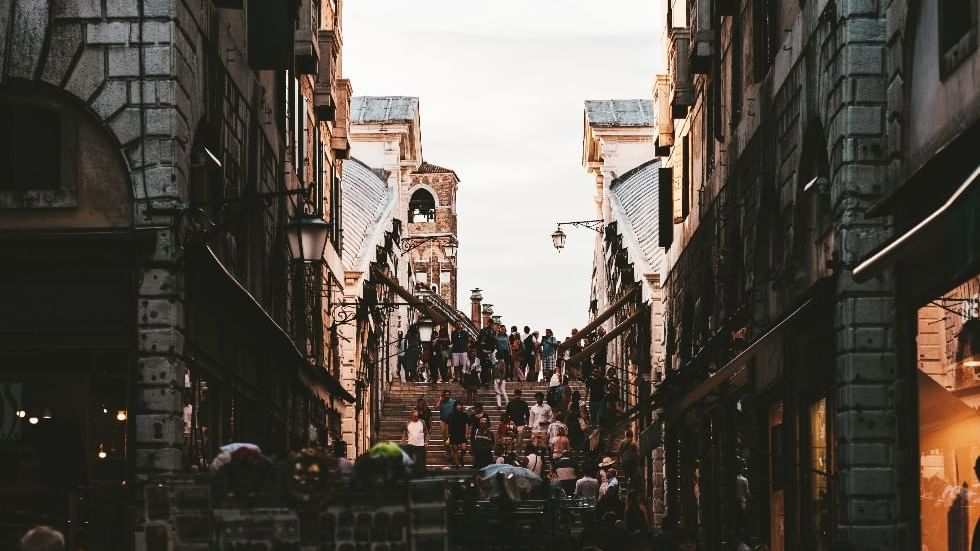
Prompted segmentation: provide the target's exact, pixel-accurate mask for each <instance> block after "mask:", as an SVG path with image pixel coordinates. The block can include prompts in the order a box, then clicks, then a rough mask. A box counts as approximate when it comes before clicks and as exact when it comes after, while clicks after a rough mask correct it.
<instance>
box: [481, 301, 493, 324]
mask: <svg viewBox="0 0 980 551" xmlns="http://www.w3.org/2000/svg"><path fill="white" fill-rule="evenodd" d="M483 327H493V304H484V305H483Z"/></svg>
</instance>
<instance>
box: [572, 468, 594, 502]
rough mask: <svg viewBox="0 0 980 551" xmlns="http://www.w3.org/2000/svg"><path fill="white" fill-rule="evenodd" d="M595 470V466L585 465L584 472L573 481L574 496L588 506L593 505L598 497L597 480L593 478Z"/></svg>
mask: <svg viewBox="0 0 980 551" xmlns="http://www.w3.org/2000/svg"><path fill="white" fill-rule="evenodd" d="M595 472H596V470H595V467H586V468H585V474H584V475H582V478H580V479H578V480H577V481H576V482H575V498H576V499H581V500H582V501H584V502H585V504H586V505H590V506H595V502H596V501H597V500H598V499H599V481H598V480H596V478H595Z"/></svg>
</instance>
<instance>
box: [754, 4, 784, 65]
mask: <svg viewBox="0 0 980 551" xmlns="http://www.w3.org/2000/svg"><path fill="white" fill-rule="evenodd" d="M777 8H778V4H777V0H752V66H753V69H754V71H753V72H754V73H755V80H756V82H758V81H760V80H762V79H764V78H766V74H767V73H768V72H769V68H770V67H772V63H773V61H774V60H775V59H776V46H777V44H776V36H777V35H776V33H777V27H778V24H777V16H778V13H777V11H776V10H777Z"/></svg>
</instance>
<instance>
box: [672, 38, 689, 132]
mask: <svg viewBox="0 0 980 551" xmlns="http://www.w3.org/2000/svg"><path fill="white" fill-rule="evenodd" d="M670 38H671V40H670V52H668V54H667V55H668V61H669V63H670V65H671V66H670V74H671V76H672V77H673V81H672V82H671V84H672V87H673V93H672V94H671V114H672V115H673V118H675V119H683V118H684V117H686V116H687V109H688V108H689V107H691V106H692V105H694V88H693V87H692V86H691V70H690V65H689V62H690V45H691V31H690V30H688V29H686V28H674V29H671V37H670Z"/></svg>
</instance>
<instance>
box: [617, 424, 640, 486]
mask: <svg viewBox="0 0 980 551" xmlns="http://www.w3.org/2000/svg"><path fill="white" fill-rule="evenodd" d="M619 464H620V466H621V467H622V468H623V476H624V477H626V481H627V482H628V483H629V485H630V487H633V486H635V484H634V483H633V482H634V481H635V480H636V477H637V476H639V474H640V446H638V445H637V444H636V440H634V439H633V431H632V430H629V429H627V431H626V435H625V438H623V441H622V442H621V443H620V444H619Z"/></svg>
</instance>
